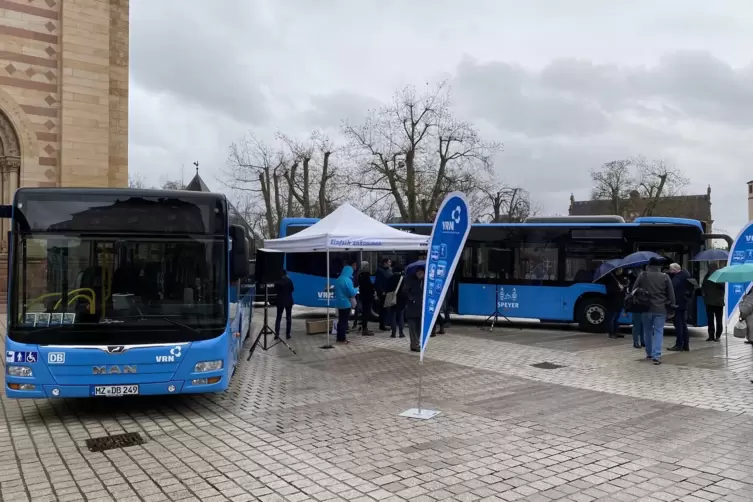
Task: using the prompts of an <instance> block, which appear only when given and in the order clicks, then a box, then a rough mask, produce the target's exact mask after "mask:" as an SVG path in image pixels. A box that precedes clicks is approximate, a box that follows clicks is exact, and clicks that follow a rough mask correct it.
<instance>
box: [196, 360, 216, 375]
mask: <svg viewBox="0 0 753 502" xmlns="http://www.w3.org/2000/svg"><path fill="white" fill-rule="evenodd" d="M221 369H222V360H218V361H203V362H200V363H196V366H194V367H193V371H194V373H206V372H207V371H217V370H221Z"/></svg>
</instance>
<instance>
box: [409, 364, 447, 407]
mask: <svg viewBox="0 0 753 502" xmlns="http://www.w3.org/2000/svg"><path fill="white" fill-rule="evenodd" d="M423 366H424V362H423V361H419V362H418V408H411V409H409V410H406V411H404V412H402V413H401V414H400V416H401V417H406V418H417V419H419V420H429V419H432V418H434V417H436V416H437V415H439V414H440V413H442V412H441V411H439V410H427V409H424V408H422V407H421V388H422V387H423V380H422V378H421V369H422V368H423Z"/></svg>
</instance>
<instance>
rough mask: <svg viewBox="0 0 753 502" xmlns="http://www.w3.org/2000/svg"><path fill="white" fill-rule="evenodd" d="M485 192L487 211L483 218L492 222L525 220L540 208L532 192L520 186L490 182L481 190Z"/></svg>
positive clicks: (485, 207)
mask: <svg viewBox="0 0 753 502" xmlns="http://www.w3.org/2000/svg"><path fill="white" fill-rule="evenodd" d="M479 191H480V192H481V193H482V194H483V202H482V203H483V207H484V209H485V212H484V213H483V214H482V218H483V219H484V220H486V221H488V222H491V223H501V222H513V223H519V222H522V221H525V219H526V218H528V217H529V216H534V215H536V214H537V213H538V212H539V210H540V208H539V207H538V205H537V204H535V203H534V202H533V201H531V194H530V193H528V191H527V190H525V189H524V188H520V187H511V186H507V185H499V184H496V185H495V184H493V182H492V183H489V184H488V186H485V187H483V188H481V189H480V190H479Z"/></svg>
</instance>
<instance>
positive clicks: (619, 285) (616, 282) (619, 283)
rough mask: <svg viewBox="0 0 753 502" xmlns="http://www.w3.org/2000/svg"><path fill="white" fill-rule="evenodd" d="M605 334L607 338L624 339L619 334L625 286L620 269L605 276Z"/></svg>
mask: <svg viewBox="0 0 753 502" xmlns="http://www.w3.org/2000/svg"><path fill="white" fill-rule="evenodd" d="M605 286H606V288H607V334H608V336H609V338H624V337H625V335H622V334H620V314H621V313H622V307H623V304H624V302H625V284H624V283H623V277H622V269H620V268H618V269H616V270H614V271H613V272H611V273H609V274H607V278H606V284H605Z"/></svg>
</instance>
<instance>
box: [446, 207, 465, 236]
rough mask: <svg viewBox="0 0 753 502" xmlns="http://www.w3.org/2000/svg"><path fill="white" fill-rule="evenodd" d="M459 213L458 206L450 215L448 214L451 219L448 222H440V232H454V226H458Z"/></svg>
mask: <svg viewBox="0 0 753 502" xmlns="http://www.w3.org/2000/svg"><path fill="white" fill-rule="evenodd" d="M460 213H461V209H460V206H457V207H456V208H455V209H453V210H452V214H450V218H452V219H451V220H449V221H443V222H442V230H449V231H454V230H455V225H456V224H457V225H459V224H460Z"/></svg>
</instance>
